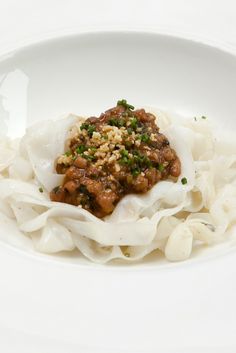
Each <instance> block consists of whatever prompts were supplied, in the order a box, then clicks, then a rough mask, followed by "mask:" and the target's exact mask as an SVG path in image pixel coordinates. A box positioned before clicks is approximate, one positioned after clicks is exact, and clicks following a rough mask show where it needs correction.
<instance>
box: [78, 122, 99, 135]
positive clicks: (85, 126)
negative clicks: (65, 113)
mask: <svg viewBox="0 0 236 353" xmlns="http://www.w3.org/2000/svg"><path fill="white" fill-rule="evenodd" d="M80 130H87V131H88V135H89V136H90V137H92V135H93V133H94V131H96V126H94V125H92V124H88V123H83V124H81V126H80Z"/></svg>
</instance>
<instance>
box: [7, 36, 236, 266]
mask: <svg viewBox="0 0 236 353" xmlns="http://www.w3.org/2000/svg"><path fill="white" fill-rule="evenodd" d="M235 87H236V57H234V56H233V55H231V54H228V53H226V52H223V51H221V50H219V49H216V48H213V47H209V46H206V45H203V44H200V43H196V42H192V41H189V40H184V39H179V38H174V37H169V36H164V35H158V34H148V33H132V32H130V33H124V32H117V33H108V32H107V33H96V34H95V33H90V34H80V35H75V36H71V37H65V38H60V39H55V40H50V41H46V42H43V43H40V44H35V45H32V46H29V47H27V48H23V49H21V50H19V51H16V52H14V53H11V54H9V55H7V56H5V57H4V58H2V60H1V61H0V114H1V117H2V119H1V121H0V126H1V128H2V129H3V128H4V126H7V128H8V133H9V135H11V136H14V137H15V136H21V135H22V134H23V133H24V130H25V128H26V126H27V125H30V124H32V123H33V122H35V121H39V120H43V119H52V118H56V117H58V116H61V115H64V114H67V113H75V114H78V115H84V116H89V115H98V114H100V113H101V112H102V111H104V110H105V109H107V108H109V107H111V106H114V105H115V104H116V101H117V100H118V99H121V98H125V99H127V100H128V102H130V103H132V104H133V105H136V106H154V107H157V108H161V109H168V110H172V111H175V112H178V113H180V114H183V115H190V116H198V115H206V116H209V118H211V119H215V120H217V121H219V123H220V124H222V126H225V127H227V126H228V127H233V128H235V127H236V119H235V116H236V100H235ZM207 251H208V250H207ZM209 251H210V250H209ZM75 258H76V256H75ZM65 259H67V257H65ZM66 261H67V260H66ZM68 261H77V260H73V258H72V259H71V258H70V260H68Z"/></svg>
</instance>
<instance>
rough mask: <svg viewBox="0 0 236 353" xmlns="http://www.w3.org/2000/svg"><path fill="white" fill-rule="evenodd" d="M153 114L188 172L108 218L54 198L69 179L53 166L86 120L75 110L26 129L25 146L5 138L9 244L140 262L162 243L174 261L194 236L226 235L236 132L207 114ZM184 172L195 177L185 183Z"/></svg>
mask: <svg viewBox="0 0 236 353" xmlns="http://www.w3.org/2000/svg"><path fill="white" fill-rule="evenodd" d="M149 111H151V110H150V109H149ZM152 112H153V111H152ZM153 113H156V115H157V124H158V126H160V127H161V132H163V133H164V134H165V135H166V136H167V137H168V139H169V141H170V143H171V146H172V147H173V148H174V149H175V151H176V152H177V155H178V156H179V158H180V160H181V164H182V172H181V176H180V177H179V179H178V181H177V182H176V183H175V182H173V181H171V180H165V181H161V182H159V183H157V184H156V185H155V186H154V187H153V188H152V189H151V190H150V191H149V192H148V193H146V194H143V195H137V194H134V195H127V196H125V197H124V198H123V199H122V200H121V201H120V202H119V203H118V205H117V206H116V208H115V210H114V212H113V213H112V214H111V215H110V216H107V217H106V218H105V219H104V220H101V219H98V218H96V217H94V216H93V215H92V214H90V213H89V212H87V211H86V210H84V209H82V208H80V207H75V206H72V205H68V204H63V203H57V202H51V201H50V198H49V192H50V191H51V189H52V188H53V187H55V186H57V185H59V184H60V183H61V182H62V180H63V176H62V175H58V174H56V172H55V170H54V162H55V159H56V158H57V157H58V156H59V155H60V154H62V153H63V152H64V150H65V141H66V139H68V137H69V136H70V135H71V134H72V133H73V130H74V129H75V126H76V124H77V125H79V124H80V123H81V121H83V118H78V117H76V116H73V115H71V116H69V117H67V118H63V119H60V120H56V121H45V122H40V123H39V124H36V125H34V126H32V127H30V128H29V129H28V130H27V132H26V134H25V136H24V137H23V138H22V139H21V141H20V143H19V147H18V144H16V143H15V142H14V143H13V141H10V140H9V139H7V138H6V139H3V140H2V142H1V144H0V222H1V225H2V227H1V229H2V230H1V231H0V238H4V234H5V236H6V237H7V234H10V233H11V234H14V236H13V235H11V236H9V237H8V239H7V241H8V242H10V243H12V244H14V245H16V246H20V244H22V246H23V247H24V246H26V247H28V248H29V247H30V245H29V243H30V244H31V245H32V244H33V246H34V247H35V248H36V249H37V250H38V251H41V252H45V253H56V252H60V251H71V250H73V249H74V248H78V249H79V250H80V252H81V253H82V254H83V255H85V256H86V257H87V258H89V259H90V260H92V261H95V262H100V263H105V262H108V261H110V260H112V259H117V258H120V259H123V260H126V261H134V260H139V259H142V258H143V257H144V256H145V255H147V254H149V253H150V252H152V251H153V250H155V249H160V250H161V251H162V252H163V253H164V254H165V256H166V258H167V259H168V260H171V261H178V260H184V259H187V258H188V257H189V256H190V255H191V252H192V248H193V246H194V244H195V242H201V243H204V244H207V245H210V244H214V243H216V242H219V241H222V240H223V239H224V236H225V233H226V231H228V230H229V229H230V227H231V226H232V224H233V223H234V222H235V220H236V153H235V151H236V142H235V139H234V137H233V136H232V135H231V134H230V133H229V132H225V133H222V131H218V130H217V129H216V128H214V127H213V126H212V125H211V124H210V123H209V122H208V120H207V119H202V118H198V119H197V120H196V119H184V118H181V117H177V116H175V115H173V116H172V115H168V114H165V113H163V112H159V111H158V112H153ZM16 146H17V147H16ZM183 177H185V178H187V181H188V182H187V184H185V185H182V183H181V179H182V178H183ZM39 187H42V188H43V193H40V192H39Z"/></svg>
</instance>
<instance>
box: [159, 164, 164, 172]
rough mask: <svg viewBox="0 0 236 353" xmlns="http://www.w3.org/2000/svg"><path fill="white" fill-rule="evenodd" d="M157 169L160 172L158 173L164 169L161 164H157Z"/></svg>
mask: <svg viewBox="0 0 236 353" xmlns="http://www.w3.org/2000/svg"><path fill="white" fill-rule="evenodd" d="M157 169H158V170H159V171H160V172H163V170H164V169H165V167H164V165H163V164H161V163H160V164H158V167H157Z"/></svg>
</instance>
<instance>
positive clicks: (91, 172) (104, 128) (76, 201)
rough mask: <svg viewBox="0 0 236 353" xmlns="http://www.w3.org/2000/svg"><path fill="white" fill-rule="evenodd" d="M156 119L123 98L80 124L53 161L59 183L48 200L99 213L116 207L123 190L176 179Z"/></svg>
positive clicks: (176, 166) (177, 168)
mask: <svg viewBox="0 0 236 353" xmlns="http://www.w3.org/2000/svg"><path fill="white" fill-rule="evenodd" d="M155 121H156V117H155V116H154V115H153V114H150V113H147V112H146V111H145V110H144V109H138V110H134V107H133V106H131V105H130V104H128V103H127V102H126V100H121V101H118V103H117V106H116V107H115V108H112V109H109V110H107V111H106V112H105V113H102V114H101V115H100V117H99V118H96V117H91V118H88V119H87V120H85V121H84V123H82V124H81V125H80V128H79V131H78V132H77V134H76V135H75V136H74V137H73V138H72V139H71V140H70V142H69V150H68V151H66V153H65V154H64V155H62V156H60V157H59V158H58V159H57V161H56V171H57V173H58V174H65V178H64V181H63V185H61V186H57V187H56V188H54V189H53V190H52V191H51V193H50V197H51V200H52V201H57V202H65V203H69V204H72V205H75V206H79V205H80V206H81V207H83V208H84V209H86V210H88V211H89V212H91V213H92V214H94V215H95V216H97V217H100V218H102V217H104V216H106V215H108V214H110V213H112V211H113V210H114V208H115V206H116V204H117V203H118V202H119V200H120V199H121V198H122V197H123V196H124V195H127V194H131V193H145V192H147V191H148V190H150V189H151V188H152V187H153V185H155V184H156V183H157V182H159V181H160V180H163V179H167V178H168V177H172V178H173V179H174V178H177V177H178V176H179V175H180V172H181V164H180V160H179V158H178V157H177V155H176V152H175V151H174V150H173V149H172V148H171V147H170V143H169V141H168V139H167V138H166V137H165V136H164V135H163V134H161V133H160V132H159V128H158V126H157V125H156V122H155Z"/></svg>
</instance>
